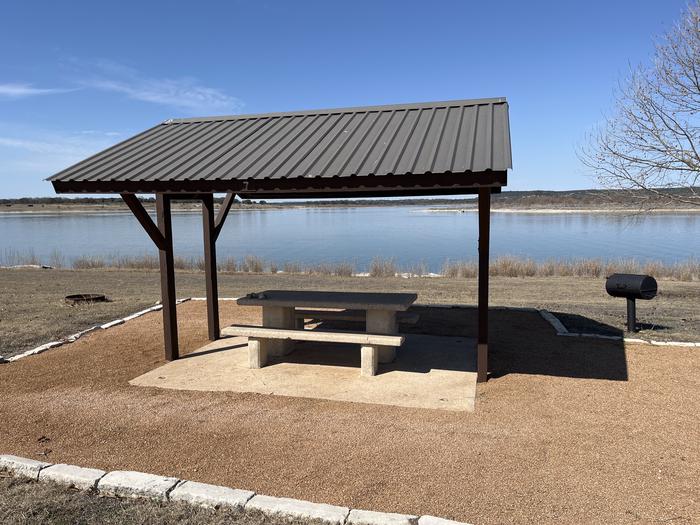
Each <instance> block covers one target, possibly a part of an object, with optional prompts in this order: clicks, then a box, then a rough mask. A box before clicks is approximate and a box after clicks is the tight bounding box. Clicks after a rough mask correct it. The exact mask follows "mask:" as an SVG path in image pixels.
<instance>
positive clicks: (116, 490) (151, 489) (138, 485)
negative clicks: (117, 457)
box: [97, 470, 180, 501]
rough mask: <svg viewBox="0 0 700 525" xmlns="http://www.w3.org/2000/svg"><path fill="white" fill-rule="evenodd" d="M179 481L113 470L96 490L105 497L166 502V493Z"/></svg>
mask: <svg viewBox="0 0 700 525" xmlns="http://www.w3.org/2000/svg"><path fill="white" fill-rule="evenodd" d="M178 481H180V480H179V479H177V478H169V477H165V476H157V475H155V474H146V473H145V472H132V471H128V470H115V471H114V472H109V473H107V474H105V476H104V477H103V478H102V479H100V481H99V482H98V483H97V489H98V490H99V491H100V493H101V494H103V495H105V496H118V497H122V498H150V499H155V500H161V501H163V500H166V499H167V497H168V492H170V490H172V488H173V487H174V486H175V485H176V484H177V482H178Z"/></svg>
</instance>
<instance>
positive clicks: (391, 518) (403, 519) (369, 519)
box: [345, 509, 418, 525]
mask: <svg viewBox="0 0 700 525" xmlns="http://www.w3.org/2000/svg"><path fill="white" fill-rule="evenodd" d="M417 520H418V516H412V515H410V514H394V513H391V512H374V511H372V510H357V509H352V510H351V511H350V514H348V519H347V520H346V522H345V523H347V524H348V525H414V524H415V523H416V521H417Z"/></svg>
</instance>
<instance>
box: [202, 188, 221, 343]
mask: <svg viewBox="0 0 700 525" xmlns="http://www.w3.org/2000/svg"><path fill="white" fill-rule="evenodd" d="M202 223H203V225H204V279H205V281H206V287H207V322H208V327H209V339H210V340H211V341H215V340H217V339H219V337H220V334H219V287H218V283H217V278H216V229H215V225H214V195H213V194H212V193H210V194H208V195H206V196H204V197H203V198H202Z"/></svg>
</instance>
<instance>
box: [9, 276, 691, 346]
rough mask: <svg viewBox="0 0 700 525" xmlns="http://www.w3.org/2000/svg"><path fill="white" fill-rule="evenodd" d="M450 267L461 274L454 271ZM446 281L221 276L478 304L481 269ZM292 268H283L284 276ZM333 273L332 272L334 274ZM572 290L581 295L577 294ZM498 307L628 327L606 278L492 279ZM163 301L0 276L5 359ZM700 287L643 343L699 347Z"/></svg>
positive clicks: (662, 298) (200, 282) (247, 283)
mask: <svg viewBox="0 0 700 525" xmlns="http://www.w3.org/2000/svg"><path fill="white" fill-rule="evenodd" d="M451 268H457V266H456V265H453V266H451ZM465 268H466V270H464V271H469V272H472V271H473V272H474V273H473V274H471V276H470V277H472V278H464V277H465V275H464V273H462V274H460V275H452V276H451V277H443V278H439V279H437V278H425V277H424V278H413V279H404V278H401V277H385V278H380V277H375V278H368V277H345V276H343V277H339V276H337V275H333V272H335V273H336V274H337V273H340V272H341V271H344V270H343V269H342V268H340V269H333V268H330V269H324V272H325V273H316V274H313V275H310V274H308V273H296V272H290V273H278V274H274V275H273V274H268V273H262V274H248V273H221V274H220V275H219V291H220V292H219V293H220V296H221V297H238V296H241V295H245V294H246V293H249V292H251V291H262V290H266V289H273V288H275V289H280V288H281V289H290V290H299V289H311V290H313V289H316V290H324V289H325V290H367V291H384V292H390V291H396V292H417V293H419V294H420V300H421V301H424V302H434V303H461V304H475V301H476V288H477V287H476V279H474V278H473V275H474V274H475V269H474V268H473V267H472V266H465ZM287 269H289V267H286V266H284V267H283V271H285V270H287ZM329 272H330V273H329ZM175 280H176V290H177V295H178V297H188V296H203V295H205V289H204V278H203V275H202V274H201V273H199V272H192V271H178V272H177V275H176V279H175ZM572 285H574V286H575V293H572ZM72 293H104V294H106V295H107V296H108V297H110V299H112V301H111V302H107V303H94V304H91V305H81V306H68V305H67V304H65V303H64V301H63V298H64V296H66V295H69V294H72ZM490 297H491V298H490V301H491V304H492V305H504V306H528V307H536V308H546V309H548V310H551V311H557V312H568V313H570V314H576V315H582V316H585V317H587V318H591V319H595V320H596V321H599V322H603V323H606V324H609V325H612V326H622V325H623V323H624V315H625V305H624V301H622V300H616V299H615V298H611V297H609V296H608V295H607V294H606V293H605V289H604V282H603V279H602V277H600V278H595V277H559V276H542V277H540V276H535V277H526V278H511V277H502V276H493V277H492V278H491V283H490ZM159 299H160V278H159V274H158V272H157V271H153V270H110V269H95V270H33V269H12V270H0V355H4V356H5V357H8V356H11V355H14V354H17V353H20V352H22V351H24V350H29V349H30V348H33V347H35V346H38V345H40V344H43V343H46V342H49V341H54V340H56V339H58V338H61V337H65V336H67V335H69V334H72V333H74V332H78V331H80V330H83V329H85V328H88V327H90V326H93V325H95V324H98V323H104V322H107V321H111V320H113V319H117V318H119V317H123V316H125V315H128V314H130V313H133V312H135V311H137V310H140V309H142V308H146V307H148V306H152V305H153V304H154V303H155V302H156V301H157V300H159ZM698 304H700V282H698V281H695V282H685V281H670V280H667V281H662V282H660V284H659V296H657V297H656V298H655V299H654V300H653V301H643V302H640V303H639V304H638V315H639V319H640V322H644V323H655V325H654V327H653V328H649V329H648V330H649V332H648V333H646V334H645V333H642V334H641V335H642V336H644V337H653V338H654V339H664V340H672V341H700V312H699V311H698V309H697V305H698Z"/></svg>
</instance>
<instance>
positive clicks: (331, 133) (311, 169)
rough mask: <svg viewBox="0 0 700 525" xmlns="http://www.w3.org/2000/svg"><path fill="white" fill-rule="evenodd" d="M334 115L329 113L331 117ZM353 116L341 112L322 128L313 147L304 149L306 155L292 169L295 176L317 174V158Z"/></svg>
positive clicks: (324, 151) (329, 146)
mask: <svg viewBox="0 0 700 525" xmlns="http://www.w3.org/2000/svg"><path fill="white" fill-rule="evenodd" d="M334 116H335V115H331V118H333V117H334ZM353 117H354V114H353V113H341V114H339V115H338V116H337V119H334V121H333V125H332V126H330V127H328V128H327V129H325V130H324V132H323V134H322V136H320V137H319V139H320V140H318V141H317V143H316V144H315V145H314V147H313V148H312V149H309V150H307V151H306V155H305V156H304V158H303V159H302V160H301V162H300V163H299V164H298V166H297V167H296V169H295V170H294V176H295V177H315V176H317V175H318V172H317V169H316V166H317V165H318V162H319V160H320V159H321V158H322V157H323V156H324V155H325V154H326V152H327V151H328V150H329V149H330V148H331V146H332V145H333V143H334V142H335V140H336V139H337V138H338V136H339V135H340V134H342V133H343V131H345V129H346V128H347V126H348V125H349V124H350V122H351V121H352V120H353Z"/></svg>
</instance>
